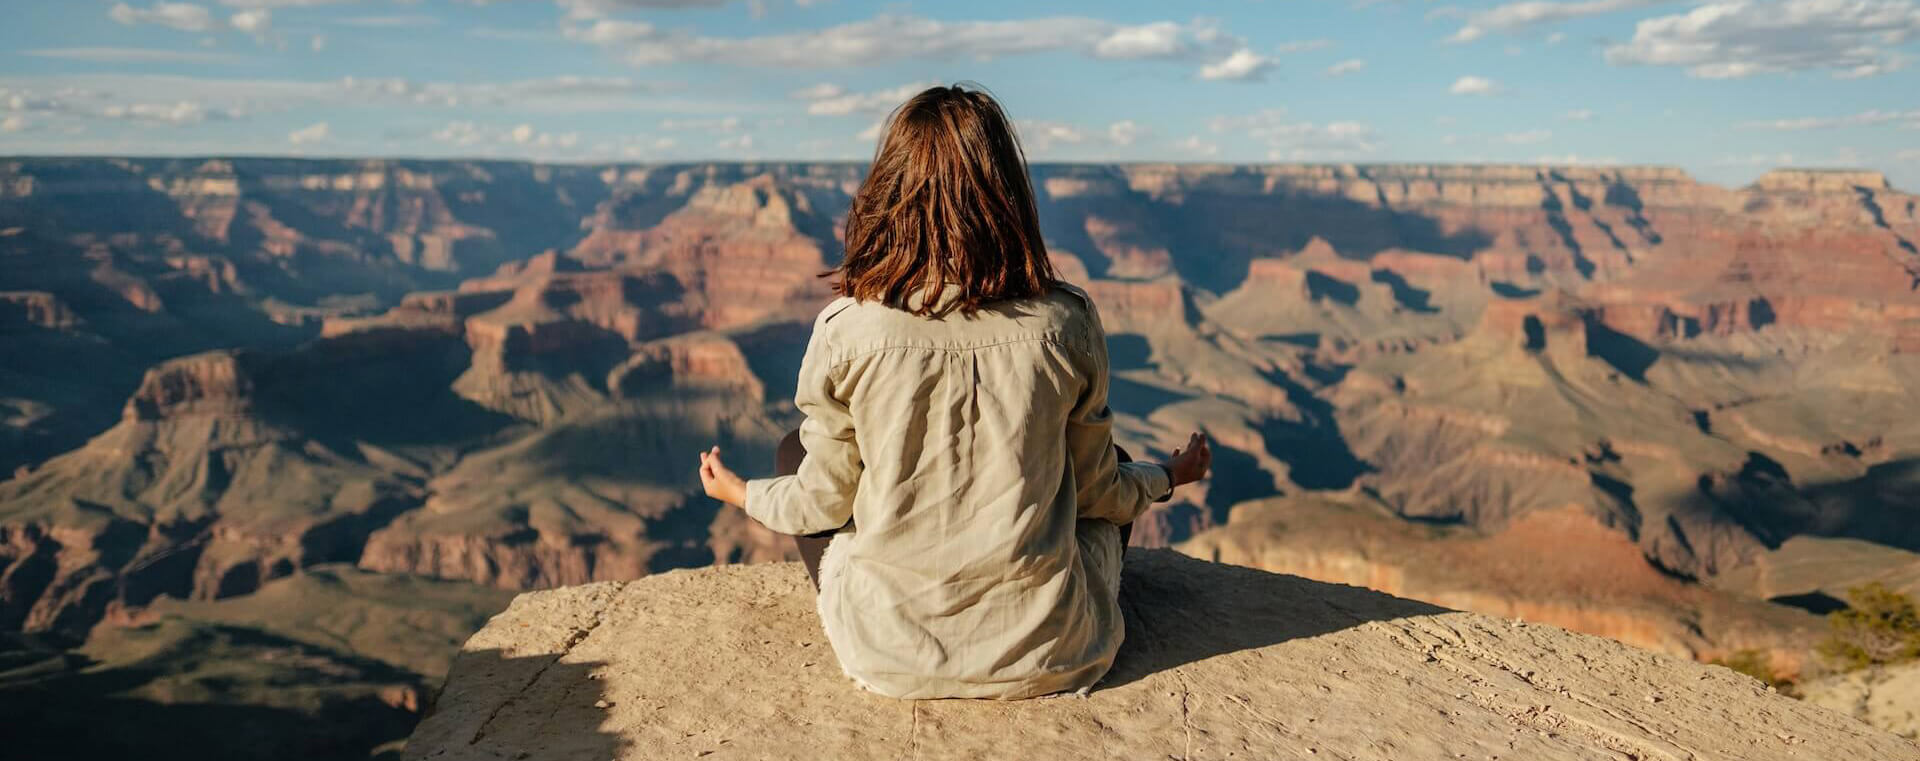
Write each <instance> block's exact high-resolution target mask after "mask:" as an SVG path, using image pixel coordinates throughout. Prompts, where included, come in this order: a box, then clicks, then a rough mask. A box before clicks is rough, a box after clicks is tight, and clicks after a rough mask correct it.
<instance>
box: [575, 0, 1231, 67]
mask: <svg viewBox="0 0 1920 761" xmlns="http://www.w3.org/2000/svg"><path fill="white" fill-rule="evenodd" d="M563 28H564V32H565V34H566V35H567V36H568V37H569V38H572V39H575V40H579V41H582V42H587V43H591V44H593V45H597V46H600V47H602V48H605V49H607V50H609V51H611V52H613V53H615V54H617V55H619V56H620V57H621V58H622V59H624V60H625V61H627V62H628V63H630V64H633V65H636V66H651V65H659V64H670V63H720V64H730V65H741V66H767V67H785V68H796V67H798V68H820V67H850V66H877V65H885V64H888V63H892V62H896V61H904V60H910V59H928V60H969V61H980V60H989V59H995V58H1005V57H1009V56H1019V55H1030V54H1039V53H1073V54H1078V55H1081V56H1084V57H1087V58H1090V59H1095V60H1167V61H1196V60H1211V59H1217V60H1212V62H1211V63H1209V64H1208V65H1209V66H1214V67H1223V66H1224V67H1225V68H1220V69H1218V70H1219V71H1221V72H1222V73H1223V74H1230V73H1234V72H1238V71H1241V70H1243V69H1245V68H1246V67H1247V66H1248V64H1249V61H1248V60H1247V59H1246V58H1245V57H1244V56H1243V57H1241V59H1240V60H1239V61H1236V62H1230V60H1231V59H1232V58H1233V56H1234V54H1235V52H1236V51H1238V50H1239V49H1241V48H1244V47H1245V43H1244V40H1241V39H1240V38H1237V37H1235V36H1233V35H1230V34H1227V33H1225V32H1224V31H1222V30H1221V29H1220V28H1219V27H1218V25H1217V24H1216V23H1215V22H1212V21H1210V20H1204V19H1203V20H1197V21H1194V22H1191V23H1186V24H1179V23H1174V22H1169V21H1157V22H1151V23H1146V24H1134V25H1128V24H1119V23H1115V22H1112V21H1107V20H1103V19H1096V18H1087V17H1080V16H1052V17H1042V18H1029V19H1021V20H1017V21H948V20H941V19H930V18H922V17H917V16H905V15H895V14H881V15H878V16H874V17H872V18H868V19H863V20H859V21H852V22H848V23H844V24H839V25H836V26H831V27H826V28H824V29H815V30H808V31H798V32H786V33H780V34H766V35H748V36H739V37H721V36H710V35H704V34H698V33H694V32H690V31H684V30H669V29H665V28H662V27H659V26H656V25H655V24H653V23H649V22H645V21H634V20H629V19H623V18H603V17H599V16H584V17H582V16H575V17H573V18H571V19H570V20H568V21H565V22H563ZM1253 68H1258V67H1257V66H1256V67H1253ZM1217 78H1223V79H1231V78H1233V77H1231V76H1221V77H1217Z"/></svg>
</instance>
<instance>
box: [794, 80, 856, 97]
mask: <svg viewBox="0 0 1920 761" xmlns="http://www.w3.org/2000/svg"><path fill="white" fill-rule="evenodd" d="M846 93H847V88H845V87H841V86H839V85H836V84H833V83H831V82H821V83H820V84H817V85H811V86H808V87H802V88H800V89H798V90H794V91H793V92H792V93H789V94H790V95H792V96H793V97H794V98H796V99H799V100H822V99H825V98H838V97H840V96H842V95H845V94H846Z"/></svg>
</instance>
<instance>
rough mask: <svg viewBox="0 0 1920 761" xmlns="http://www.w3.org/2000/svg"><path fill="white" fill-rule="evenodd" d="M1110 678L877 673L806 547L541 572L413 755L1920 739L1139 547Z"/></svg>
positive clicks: (1361, 594) (1648, 753)
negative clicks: (896, 690)
mask: <svg viewBox="0 0 1920 761" xmlns="http://www.w3.org/2000/svg"><path fill="white" fill-rule="evenodd" d="M1122 594H1123V596H1124V598H1125V599H1126V601H1127V603H1126V605H1127V643H1126V645H1125V646H1124V647H1123V648H1122V650H1121V653H1120V658H1119V661H1118V662H1117V663H1116V665H1115V668H1114V670H1113V672H1112V673H1111V674H1109V675H1108V677H1107V679H1106V681H1105V682H1103V683H1102V684H1101V685H1100V686H1099V687H1098V688H1096V689H1095V690H1094V691H1093V692H1092V693H1091V694H1090V695H1089V696H1088V697H1085V698H1081V697H1075V696H1071V695H1068V696H1059V697H1048V698H1040V699H1036V700H1026V701H1011V702H995V701H962V700H937V701H922V702H909V701H897V700H891V699H888V698H883V697H879V696H877V695H873V694H870V693H865V692H862V691H860V690H859V689H857V688H855V687H854V686H853V684H852V683H851V682H849V681H848V680H847V679H846V678H845V677H844V676H842V674H841V672H840V668H839V665H838V664H837V663H836V662H835V660H834V655H833V651H832V650H831V649H829V647H828V646H827V642H826V639H825V637H824V635H823V634H822V633H821V631H820V626H819V623H818V619H817V617H816V615H815V613H814V608H813V592H812V590H811V589H809V588H808V585H807V581H806V577H805V575H804V574H803V573H802V572H801V570H800V567H799V566H798V565H797V564H792V563H784V564H771V565H753V566H721V567H715V568H706V569H700V570H695V571H676V572H672V573H666V574H661V575H658V576H653V577H649V578H646V579H642V580H640V581H634V582H625V583H600V584H589V585H586V586H579V587H571V588H567V589H557V590H552V591H546V592H533V593H528V594H523V595H521V596H520V597H519V598H518V599H516V600H514V602H513V605H512V607H510V608H508V609H507V610H506V612H504V613H501V614H500V615H498V616H496V617H495V618H494V619H493V620H492V622H491V623H489V624H487V626H486V628H484V629H482V630H481V631H480V632H479V633H478V634H475V635H474V637H473V639H472V640H471V641H469V642H468V643H467V645H466V648H465V650H464V651H463V652H462V653H461V655H460V656H459V658H458V660H457V661H456V662H455V663H454V666H453V670H452V672H451V674H450V675H449V676H448V678H447V685H446V688H445V690H444V692H443V693H442V695H441V696H440V700H439V703H438V707H437V708H436V709H435V711H434V713H433V714H432V715H431V716H428V717H427V719H426V720H425V721H424V722H422V723H421V724H420V726H419V729H418V730H416V731H415V732H414V735H413V738H412V739H411V740H410V741H409V742H408V745H407V750H406V758H408V759H581V760H582V761H588V760H591V761H606V760H607V759H673V758H703V759H760V758H826V759H885V760H886V761H895V760H896V759H907V758H916V759H929V760H936V759H979V758H988V759H994V758H1022V759H1029V758H1031V759H1076V758H1088V759H1096V758H1097V759H1113V758H1127V759H1167V758H1172V759H1189V758H1192V759H1224V758H1239V759H1285V758H1303V759H1304V758H1311V759H1356V760H1357V759H1395V760H1396V761H1398V760H1403V759H1455V758H1466V759H1514V760H1515V761H1521V760H1524V761H1549V760H1551V759H1608V760H1610V761H1618V760H1620V759H1638V760H1642V761H1652V760H1655V759H1660V760H1665V759H1672V760H1674V761H1681V760H1683V759H1809V760H1810V761H1813V760H1828V759H1844V760H1846V761H1904V760H1908V759H1920V745H1915V744H1913V743H1912V742H1910V741H1908V740H1905V739H1902V738H1899V737H1896V736H1894V735H1892V734H1888V733H1886V732H1882V731H1879V730H1876V729H1873V728H1871V727H1868V726H1867V725H1866V724H1863V723H1861V722H1860V721H1858V720H1856V719H1853V718H1851V717H1848V716H1843V715H1841V714H1839V713H1835V712H1831V711H1828V710H1826V709H1823V708H1820V707H1817V706H1813V705H1808V704H1805V703H1800V702H1797V701H1794V700H1792V699H1789V698H1786V697H1782V696H1779V695H1775V694H1772V693H1769V692H1768V691H1767V689H1766V688H1765V687H1763V686H1761V685H1760V683H1759V682H1756V681H1754V680H1752V679H1750V678H1747V677H1745V676H1741V675H1739V674H1736V673H1734V672H1732V671H1728V670H1726V669H1722V668H1717V667H1712V666H1704V665H1700V664H1697V663H1692V662H1688V661H1683V660H1677V659H1674V658H1669V657H1665V656H1661V655H1656V654H1654V653H1651V652H1648V651H1643V650H1638V649H1634V648H1631V647H1627V646H1625V645H1621V644H1618V643H1616V642H1613V641H1611V640H1606V639H1601V638H1598V637H1590V636H1585V635H1580V634H1573V633H1570V632H1567V631H1564V630H1561V629H1557V628H1553V627H1549V626H1542V625H1535V624H1523V623H1519V622H1513V621H1505V620H1501V619H1497V618H1490V617H1487V616H1481V615H1476V614H1472V613H1460V612H1454V611H1448V610H1444V609H1440V608H1436V607H1433V606H1430V605H1426V604H1423V603H1418V602H1413V601H1410V600H1403V599H1399V598H1394V597H1389V596H1386V595H1382V594H1378V593H1375V592H1371V591H1367V590H1364V589H1359V588H1356V587H1346V586H1339V585H1332V584H1323V583H1319V582H1314V581H1308V580H1305V579H1301V578H1297V577H1293V576H1282V575H1275V574H1270V573H1265V572H1261V571H1255V570H1251V569H1245V568H1238V567H1234V566H1227V565H1218V564H1214V563H1209V562H1206V561H1202V560H1196V559H1192V558H1188V557H1185V556H1183V555H1179V554H1176V553H1174V552H1171V551H1165V550H1139V549H1134V550H1129V551H1128V557H1127V576H1126V579H1125V585H1124V591H1123V592H1122Z"/></svg>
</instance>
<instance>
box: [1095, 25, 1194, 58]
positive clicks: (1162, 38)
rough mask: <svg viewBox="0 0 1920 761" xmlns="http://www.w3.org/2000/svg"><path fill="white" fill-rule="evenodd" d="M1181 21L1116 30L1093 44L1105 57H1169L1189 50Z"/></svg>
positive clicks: (1098, 52)
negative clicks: (1182, 33) (1182, 36)
mask: <svg viewBox="0 0 1920 761" xmlns="http://www.w3.org/2000/svg"><path fill="white" fill-rule="evenodd" d="M1181 32H1182V30H1181V28H1180V25H1179V24H1176V23H1173V22H1171V21H1158V22H1154V23H1151V24H1142V25H1140V26H1129V27H1122V28H1120V29H1116V30H1114V32H1113V33H1112V34H1109V35H1107V36H1106V38H1105V39H1102V40H1100V41H1099V42H1097V43H1095V44H1094V46H1093V54H1094V55H1096V56H1099V57H1101V58H1167V57H1171V56H1177V55H1180V54H1182V53H1184V52H1186V43H1185V42H1184V41H1183V40H1182V39H1181Z"/></svg>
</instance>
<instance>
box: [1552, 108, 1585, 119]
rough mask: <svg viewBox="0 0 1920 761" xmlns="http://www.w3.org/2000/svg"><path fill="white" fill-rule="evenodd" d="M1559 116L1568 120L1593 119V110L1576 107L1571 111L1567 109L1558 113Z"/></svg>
mask: <svg viewBox="0 0 1920 761" xmlns="http://www.w3.org/2000/svg"><path fill="white" fill-rule="evenodd" d="M1560 118H1561V119H1565V120H1566V121H1570V122H1586V121H1593V110H1592V109H1587V108H1576V109H1573V110H1571V111H1567V112H1564V113H1562V114H1560Z"/></svg>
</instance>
